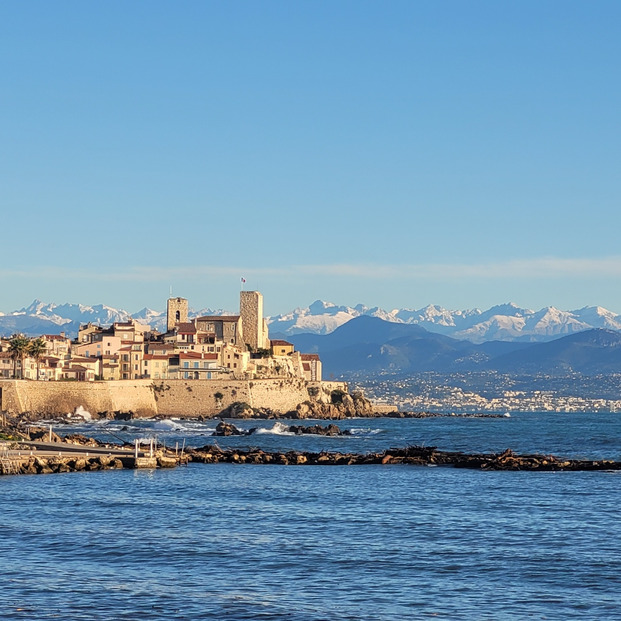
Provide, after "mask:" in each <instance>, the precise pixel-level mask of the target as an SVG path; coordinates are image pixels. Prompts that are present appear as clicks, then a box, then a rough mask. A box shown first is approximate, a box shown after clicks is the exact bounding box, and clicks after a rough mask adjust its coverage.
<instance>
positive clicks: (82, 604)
mask: <svg viewBox="0 0 621 621" xmlns="http://www.w3.org/2000/svg"><path fill="white" fill-rule="evenodd" d="M232 422H233V423H234V424H236V425H237V426H238V427H240V428H243V429H249V428H251V427H257V428H258V429H257V432H256V433H254V434H253V435H249V436H243V437H226V438H220V437H218V438H214V437H212V436H211V433H213V431H214V429H215V425H216V423H215V422H214V421H205V422H199V421H184V420H175V419H172V420H147V421H144V420H143V421H126V422H123V421H104V422H101V421H88V420H87V421H85V422H82V423H80V424H77V425H71V426H69V425H58V424H54V426H53V430H54V431H56V432H57V433H59V434H61V435H63V434H67V433H72V432H79V433H84V434H87V435H92V436H95V437H98V438H100V439H102V440H110V441H112V440H115V441H121V440H123V441H133V439H135V438H139V439H141V440H142V441H148V440H149V439H151V438H156V439H157V442H158V443H159V444H165V445H166V446H168V447H172V448H174V447H177V449H178V450H179V451H181V450H185V448H188V447H200V446H203V445H205V444H211V443H213V442H214V441H217V443H218V445H219V446H221V447H223V448H224V447H227V448H228V447H250V446H253V447H260V448H263V449H265V450H282V451H285V450H292V449H295V450H310V451H317V450H332V451H341V452H343V451H346V452H354V451H355V452H368V451H381V450H384V449H387V448H390V447H403V446H408V445H414V444H416V445H425V446H436V447H438V448H439V449H442V450H461V451H468V452H482V451H485V452H490V451H494V452H500V451H503V450H504V449H506V448H511V449H513V450H515V451H516V452H519V453H544V454H555V455H557V456H565V457H571V458H585V459H603V458H608V459H614V460H621V414H617V413H610V414H606V413H562V412H555V413H535V412H530V413H511V415H510V416H501V417H499V418H467V417H461V416H447V417H439V418H425V419H388V418H382V419H353V420H347V421H338V422H337V424H338V425H339V426H340V427H341V429H348V430H350V431H351V435H348V436H342V437H323V436H296V435H292V434H290V433H288V432H287V430H286V425H287V424H289V423H295V424H300V421H273V420H271V421H232ZM318 422H320V423H322V424H325V421H304V422H303V424H309V425H310V424H317V423H318ZM620 509H621V474H620V473H619V472H606V471H602V472H485V471H476V470H462V469H454V468H450V467H419V466H408V465H359V466H283V465H251V464H243V465H235V464H211V465H210V464H198V463H196V464H189V465H188V466H187V467H178V468H175V469H171V470H136V471H132V470H115V471H102V472H81V473H67V474H54V475H42V476H4V477H0V567H1V571H2V574H1V577H0V619H3V620H13V619H18V620H26V619H27V620H33V619H34V620H44V619H61V620H65V621H66V620H89V621H90V620H93V619H102V620H132V621H133V620H143V619H144V620H149V621H155V620H158V621H159V620H162V621H163V620H167V621H169V620H173V619H179V620H194V619H226V620H229V619H230V620H242V619H243V620H255V619H256V620H274V621H285V620H287V621H320V620H321V621H324V620H325V621H344V620H359V619H360V620H369V621H371V620H373V621H375V620H381V619H391V620H392V619H451V620H453V619H455V620H460V619H464V620H477V619H482V620H487V619H489V620H496V619H548V620H549V619H559V620H567V619H592V620H606V619H621V520H620V519H619V516H620Z"/></svg>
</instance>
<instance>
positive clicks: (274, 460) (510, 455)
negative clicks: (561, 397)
mask: <svg viewBox="0 0 621 621" xmlns="http://www.w3.org/2000/svg"><path fill="white" fill-rule="evenodd" d="M188 454H189V457H190V459H191V460H192V461H193V462H200V463H206V464H215V463H233V464H280V465H297V466H353V465H365V464H367V465H368V464H383V465H389V464H390V465H392V464H404V465H411V466H452V467H455V468H471V469H477V470H526V471H561V470H569V471H572V470H573V471H578V470H621V462H618V461H613V460H606V459H604V460H578V459H564V458H561V457H556V456H553V455H519V454H517V453H514V452H513V451H512V450H511V449H507V450H506V451H503V452H502V453H475V454H470V453H463V452H451V451H439V450H437V449H436V448H435V447H421V446H410V447H406V448H392V449H388V450H386V451H383V452H380V453H340V452H328V451H323V452H320V453H314V452H308V451H279V452H269V451H263V450H261V449H259V448H250V449H222V448H220V447H218V446H216V445H206V446H203V447H202V448H197V449H191V450H189V451H188Z"/></svg>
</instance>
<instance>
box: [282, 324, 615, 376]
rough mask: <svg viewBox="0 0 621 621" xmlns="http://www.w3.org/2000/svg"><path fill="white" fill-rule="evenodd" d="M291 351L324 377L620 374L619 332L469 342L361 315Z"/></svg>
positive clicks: (303, 338)
mask: <svg viewBox="0 0 621 621" xmlns="http://www.w3.org/2000/svg"><path fill="white" fill-rule="evenodd" d="M290 340H291V342H293V343H294V345H295V346H296V349H298V350H300V351H304V352H308V353H318V354H320V356H321V360H322V362H323V368H324V375H326V376H329V375H337V376H342V375H347V374H350V373H363V374H364V373H373V374H377V373H381V372H389V373H409V374H411V373H424V372H435V373H443V374H450V373H468V372H472V371H497V372H499V373H508V374H513V375H516V374H526V375H531V374H542V373H543V374H549V375H564V376H565V375H568V374H572V373H581V374H585V375H597V374H610V373H619V372H620V371H621V333H620V332H617V331H613V330H607V329H602V328H600V329H590V330H585V331H582V332H578V333H575V334H570V335H568V336H565V337H561V338H558V339H556V340H553V341H547V342H541V343H527V342H519V341H488V342H485V343H471V342H469V341H464V340H458V339H454V338H452V337H449V336H445V335H443V334H437V333H433V332H429V331H428V330H425V328H423V327H421V326H418V325H408V324H397V323H394V322H388V321H385V320H383V319H379V318H378V317H368V316H360V317H357V318H355V319H352V320H350V321H348V322H347V323H346V324H344V325H342V326H340V327H339V328H337V329H336V330H335V331H334V332H331V333H330V334H323V335H322V334H309V333H307V334H298V335H294V336H293V337H291V338H290Z"/></svg>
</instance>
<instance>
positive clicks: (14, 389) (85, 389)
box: [0, 378, 342, 417]
mask: <svg viewBox="0 0 621 621" xmlns="http://www.w3.org/2000/svg"><path fill="white" fill-rule="evenodd" d="M307 386H308V385H307V383H306V382H305V381H304V380H303V379H299V378H283V379H259V380H250V381H246V380H156V381H153V380H134V381H129V380H122V381H107V382H35V381H27V380H6V381H0V389H1V390H2V409H3V410H5V411H7V412H10V413H12V414H19V413H23V412H34V413H37V414H40V415H43V416H45V415H54V414H70V413H72V412H75V410H76V409H77V408H78V407H79V406H82V407H83V408H85V409H86V410H88V411H89V412H91V413H93V414H96V413H98V412H115V411H121V412H130V411H131V412H134V413H135V415H136V416H144V417H148V416H155V415H157V414H159V415H163V416H185V417H191V416H201V415H202V416H213V415H214V414H217V413H218V412H220V411H221V410H222V409H224V408H225V407H227V406H229V405H230V404H231V403H234V402H236V401H242V402H245V403H248V404H249V405H250V406H252V407H264V408H271V409H272V410H275V411H277V412H288V411H290V410H295V408H296V406H297V405H298V404H299V403H302V402H304V401H307V400H308V399H309V391H308V388H307ZM341 386H342V385H341ZM318 392H321V393H323V391H320V390H318ZM323 394H325V393H323Z"/></svg>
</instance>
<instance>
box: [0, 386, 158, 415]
mask: <svg viewBox="0 0 621 621" xmlns="http://www.w3.org/2000/svg"><path fill="white" fill-rule="evenodd" d="M0 389H2V409H3V410H5V411H7V412H10V413H14V414H18V413H22V412H35V413H37V414H40V415H53V414H70V413H72V412H75V410H76V409H77V408H78V407H79V406H82V407H83V408H85V409H86V410H88V411H89V412H92V413H97V412H106V411H107V412H114V411H122V412H129V411H132V412H135V413H136V415H138V416H154V415H155V414H157V407H156V403H155V398H154V394H153V388H152V384H151V381H150V380H135V381H122V382H34V381H25V380H8V381H2V382H0Z"/></svg>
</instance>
